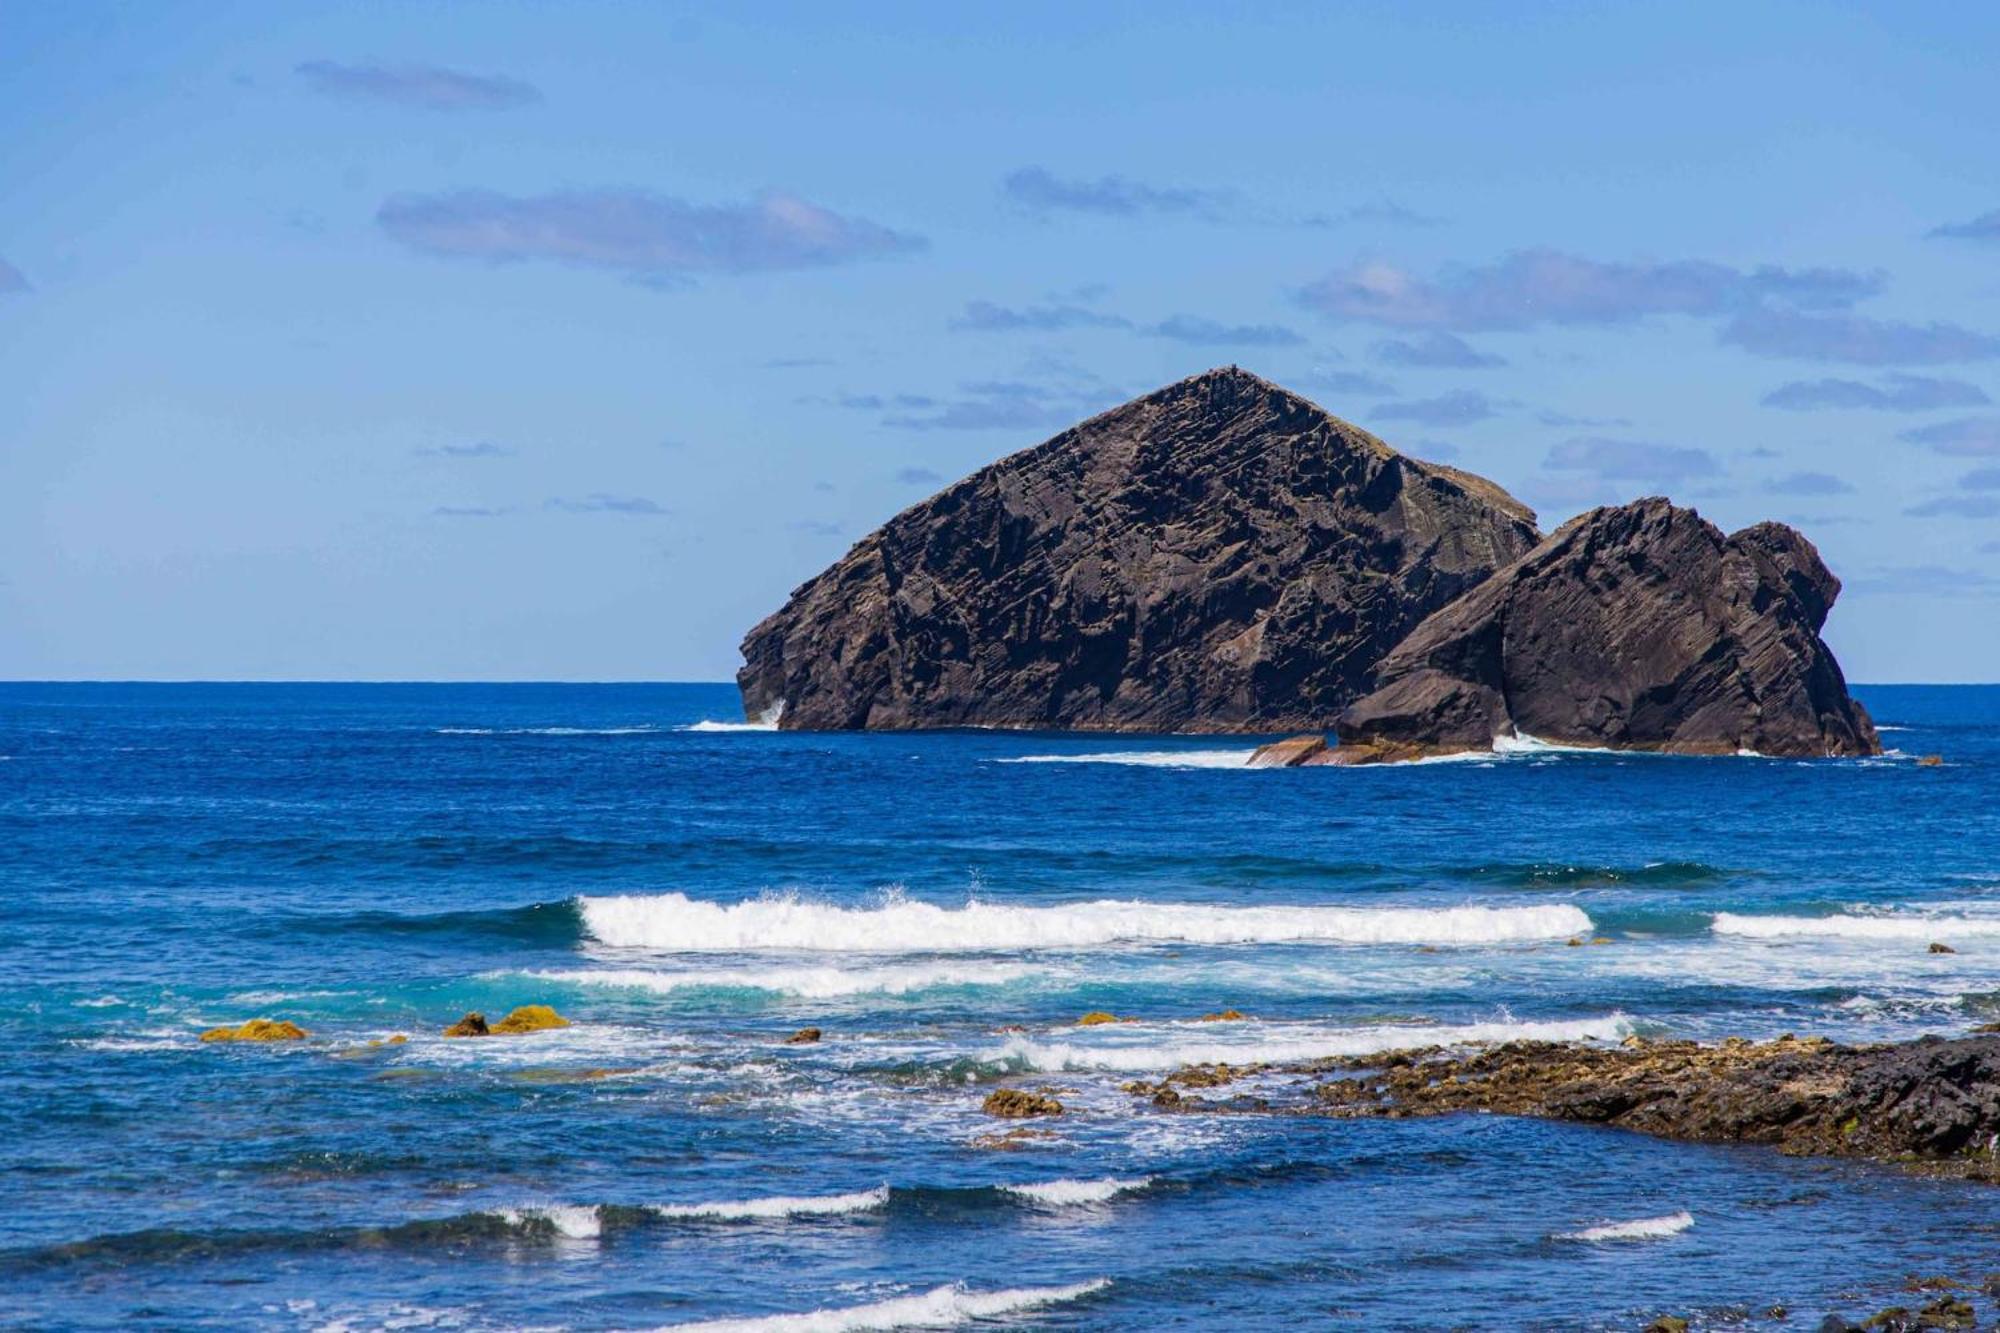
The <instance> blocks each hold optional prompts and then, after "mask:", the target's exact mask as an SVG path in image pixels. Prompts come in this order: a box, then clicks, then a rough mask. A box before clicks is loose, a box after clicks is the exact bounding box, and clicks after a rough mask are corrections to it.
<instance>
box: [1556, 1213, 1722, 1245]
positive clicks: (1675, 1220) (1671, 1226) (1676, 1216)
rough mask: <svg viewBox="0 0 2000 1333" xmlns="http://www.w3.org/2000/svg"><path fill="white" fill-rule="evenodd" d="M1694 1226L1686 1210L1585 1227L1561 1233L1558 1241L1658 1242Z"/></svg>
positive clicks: (1692, 1217)
mask: <svg viewBox="0 0 2000 1333" xmlns="http://www.w3.org/2000/svg"><path fill="white" fill-rule="evenodd" d="M1693 1225H1694V1214H1693V1213H1690V1212H1687V1211H1685V1210H1683V1211H1681V1212H1678V1213H1668V1214H1667V1215H1666V1216H1665V1217H1640V1218H1635V1219H1633V1220H1632V1221H1630V1222H1606V1223H1604V1224H1603V1225H1601V1226H1594V1227H1585V1228H1584V1229H1583V1230H1581V1231H1564V1232H1559V1233H1558V1234H1557V1235H1556V1237H1555V1239H1557V1240H1581V1241H1591V1242H1596V1241H1606V1240H1658V1239H1660V1238H1661V1237H1663V1236H1678V1235H1679V1234H1680V1233H1681V1232H1683V1231H1686V1230H1687V1229H1688V1228H1689V1227H1691V1226H1693Z"/></svg>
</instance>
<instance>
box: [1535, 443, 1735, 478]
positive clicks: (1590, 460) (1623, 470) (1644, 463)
mask: <svg viewBox="0 0 2000 1333" xmlns="http://www.w3.org/2000/svg"><path fill="white" fill-rule="evenodd" d="M1542 465H1543V466H1544V467H1547V468H1551V469H1554V470H1556V471H1559V472H1581V473H1587V474H1589V475H1590V476H1593V477H1597V478H1599V479H1601V480H1604V481H1639V482H1646V483H1648V484H1651V485H1661V486H1672V485H1676V484H1679V483H1681V482H1685V481H1692V480H1696V479H1698V478H1702V477H1713V476H1715V475H1717V474H1718V473H1719V472H1720V471H1721V470H1722V469H1721V468H1720V467H1718V466H1717V464H1716V461H1715V458H1714V456H1713V455H1712V454H1710V453H1709V452H1708V451H1707V450H1706V449H1689V448H1682V447H1679V446H1676V445H1669V444H1655V443H1652V442H1651V441H1647V440H1615V439H1607V438H1605V437H1603V436H1594V435H1593V436H1579V437H1578V438H1576V439H1573V440H1564V441H1563V442H1562V443H1561V444H1558V445H1556V446H1555V447H1554V448H1553V449H1550V450H1549V453H1548V457H1547V458H1545V459H1543V460H1542Z"/></svg>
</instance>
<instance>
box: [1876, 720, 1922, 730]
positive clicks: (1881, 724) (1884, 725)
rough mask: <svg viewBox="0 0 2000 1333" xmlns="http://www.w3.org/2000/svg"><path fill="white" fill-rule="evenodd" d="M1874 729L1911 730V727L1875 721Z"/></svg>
mask: <svg viewBox="0 0 2000 1333" xmlns="http://www.w3.org/2000/svg"><path fill="white" fill-rule="evenodd" d="M1875 730H1877V731H1911V730H1913V728H1911V727H1898V726H1892V725H1890V724H1889V723H1887V722H1877V723H1876V724H1875Z"/></svg>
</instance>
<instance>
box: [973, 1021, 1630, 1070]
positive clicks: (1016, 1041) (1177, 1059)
mask: <svg viewBox="0 0 2000 1333" xmlns="http://www.w3.org/2000/svg"><path fill="white" fill-rule="evenodd" d="M1136 1027H1137V1025H1132V1026H1124V1025H1121V1028H1122V1030H1119V1031H1116V1032H1115V1033H1114V1034H1113V1037H1111V1038H1107V1039H1106V1040H1105V1041H1104V1042H1101V1043H1100V1042H1078V1041H1037V1040H1035V1039H1033V1038H1031V1037H1015V1038H1012V1039H1011V1040H1009V1041H1008V1042H1007V1043H1006V1044H1005V1045H1004V1046H1002V1047H1000V1048H999V1049H998V1050H996V1051H993V1052H991V1053H990V1054H988V1055H987V1056H985V1057H984V1058H985V1059H987V1060H990V1061H992V1062H995V1063H998V1064H1003V1065H1007V1066H1010V1067H1012V1068H1014V1069H1017V1070H1020V1071H1022V1072H1028V1071H1033V1072H1036V1073H1045V1074H1053V1073H1066V1072H1085V1071H1107V1072H1115V1073H1144V1072H1148V1071H1158V1070H1165V1069H1179V1068H1180V1067H1181V1066H1183V1065H1202V1064H1233V1065H1242V1064H1287V1063H1295V1062H1299V1061H1304V1060H1318V1059H1323V1058H1326V1057H1329V1056H1342V1055H1375V1054H1379V1053H1381V1052H1384V1051H1398V1050H1409V1049H1411V1048H1413V1047H1422V1046H1466V1045H1471V1044H1473V1043H1475V1042H1502V1041H1616V1040H1617V1039H1619V1038H1621V1037H1626V1036H1630V1035H1631V1033H1632V1031H1633V1024H1632V1020H1631V1019H1629V1018H1627V1017H1626V1016H1625V1015H1624V1014H1609V1015H1606V1016H1605V1017H1603V1018H1585V1019H1575V1020H1570V1021H1564V1022H1543V1023H1518V1022H1496V1023H1465V1024H1459V1025H1455V1026H1439V1027H1410V1026H1407V1025H1404V1024H1394V1025H1388V1026H1381V1027H1367V1028H1307V1029H1305V1030H1303V1031H1295V1032H1294V1033H1293V1034H1292V1035H1283V1036H1280V1035H1269V1029H1268V1028H1267V1029H1264V1030H1263V1031H1261V1032H1260V1033H1259V1034H1258V1035H1257V1036H1255V1037H1252V1038H1249V1039H1246V1040H1241V1041H1217V1040H1214V1039H1212V1038H1209V1039H1203V1040H1185V1039H1179V1038H1178V1037H1176V1038H1172V1039H1169V1040H1166V1041H1151V1042H1148V1041H1146V1040H1144V1038H1145V1037H1146V1036H1147V1035H1149V1034H1147V1033H1146V1032H1145V1031H1144V1030H1143V1029H1142V1028H1141V1029H1139V1030H1137V1031H1136V1032H1135V1028H1136ZM1107 1030H1109V1029H1107ZM1156 1031H1157V1030H1156Z"/></svg>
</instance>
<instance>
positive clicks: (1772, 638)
mask: <svg viewBox="0 0 2000 1333" xmlns="http://www.w3.org/2000/svg"><path fill="white" fill-rule="evenodd" d="M1839 593H1840V581H1839V580H1838V579H1836V578H1835V577H1834V576H1833V574H1832V573H1831V572H1830V571H1829V570H1828V569H1827V567H1826V565H1825V563H1824V562H1822V561H1821V559H1820V557H1819V552H1818V551H1816V550H1815V549H1814V548H1813V545H1812V543H1811V542H1809V541H1807V540H1806V539H1805V537H1803V536H1802V535H1800V534H1799V533H1798V532H1797V531H1795V530H1793V529H1792V528H1789V527H1786V526H1785V525H1784V524H1781V523H1760V524H1757V525H1755V526H1754V527H1749V528H1745V529H1743V530H1742V531H1741V532H1738V533H1736V534H1734V535H1733V536H1727V537H1725V536H1724V535H1723V534H1722V532H1721V531H1720V530H1719V529H1718V528H1716V527H1715V525H1714V524H1712V523H1709V522H1708V521H1707V520H1706V519H1704V518H1702V517H1701V515H1700V514H1698V513H1696V512H1695V511H1694V510H1692V509H1683V508H1679V507H1677V506H1675V505H1674V504H1672V503H1671V502H1669V501H1667V500H1665V499H1661V498H1657V497H1655V498H1650V499H1645V500H1637V501H1634V502H1633V503H1631V504H1627V505H1619V506H1614V507H1608V508H1603V509H1595V510H1592V511H1590V512H1589V513H1586V514H1583V515H1580V516H1579V517H1577V518H1575V519H1573V520H1571V521H1570V522H1568V523H1565V524H1564V525H1563V526H1562V527H1561V528H1559V529H1558V530H1557V531H1556V532H1555V533H1554V534H1552V535H1551V536H1550V537H1549V538H1548V539H1547V540H1545V541H1544V542H1542V543H1541V544H1540V545H1539V546H1537V547H1536V548H1535V549H1534V550H1532V551H1530V552H1528V553H1527V554H1526V555H1524V556H1522V557H1521V558H1520V559H1519V560H1518V561H1516V562H1515V563H1513V564H1512V565H1510V566H1508V567H1507V568H1505V569H1503V570H1501V571H1500V572H1499V573H1497V574H1496V575H1494V577H1493V578H1492V579H1490V580H1488V581H1487V582H1485V583H1483V584H1481V585H1480V586H1479V587H1477V588H1475V589H1473V590H1472V591H1471V592H1469V593H1467V594H1466V595H1465V596H1464V597H1462V598H1460V599H1459V600H1458V601H1456V602H1454V603H1453V604H1451V605H1450V606H1447V607H1445V608H1444V609H1442V610H1440V611H1438V612H1437V613H1436V614H1434V615H1432V616H1431V617H1430V618H1429V619H1428V620H1426V621H1425V622H1424V623H1423V624H1422V625H1420V626H1418V627H1417V629H1416V630H1415V631H1414V632H1413V633H1411V635H1410V636H1409V637H1408V638H1407V639H1405V640H1404V641H1403V642H1402V643H1401V644H1399V645H1397V647H1396V648H1395V650H1394V651H1393V652H1391V653H1390V654H1389V655H1388V656H1387V657H1386V658H1384V659H1383V661H1382V663H1381V665H1380V668H1379V671H1378V678H1379V681H1380V684H1379V686H1378V687H1377V688H1376V689H1375V691H1374V692H1373V693H1371V694H1370V695H1368V696H1367V697H1366V698H1364V699H1362V700H1360V701H1359V702H1357V703H1355V704H1354V705H1353V707H1351V708H1349V709H1348V710H1347V711H1346V712H1345V713H1344V714H1343V715H1342V716H1341V718H1340V721H1339V724H1338V731H1339V734H1340V742H1341V750H1340V751H1336V759H1335V762H1343V763H1353V762H1367V761H1369V760H1373V759H1402V758H1412V757H1418V756H1421V755H1425V754H1438V753H1448V752H1451V751H1456V750H1469V749H1484V748H1487V747H1488V746H1490V745H1492V743H1493V741H1494V740H1495V739H1496V738H1500V737H1513V736H1530V737H1534V738H1537V739H1541V740H1547V741H1556V742H1561V743H1565V744H1580V745H1601V746H1608V747H1612V748H1619V749H1645V750H1666V751H1674V752H1680V753H1694V754H1733V753H1737V752H1739V751H1754V752H1756V753H1759V754H1770V755H1810V756H1824V755H1864V754H1879V753H1880V752H1881V742H1880V741H1879V740H1878V739H1877V737H1876V734H1875V728H1874V725H1873V724H1872V723H1871V722H1870V721H1869V718H1868V714H1867V710H1865V709H1864V708H1862V706H1861V705H1860V704H1859V703H1858V702H1857V701H1855V700H1854V699H1853V698H1852V697H1851V696H1850V695H1849V694H1848V691H1847V682H1846V680H1845V679H1844V678H1843V677H1842V675H1841V672H1840V666H1839V664H1838V663H1837V662H1835V661H1834V658H1833V654H1832V652H1830V651H1829V650H1828V649H1827V646H1826V644H1825V643H1824V642H1822V641H1821V639H1820V637H1819V630H1820V628H1821V626H1822V625H1824V624H1825V622H1826V615H1827V611H1828V609H1829V608H1830V607H1831V606H1832V605H1833V601H1834V598H1835V597H1837V596H1838V595H1839Z"/></svg>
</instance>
